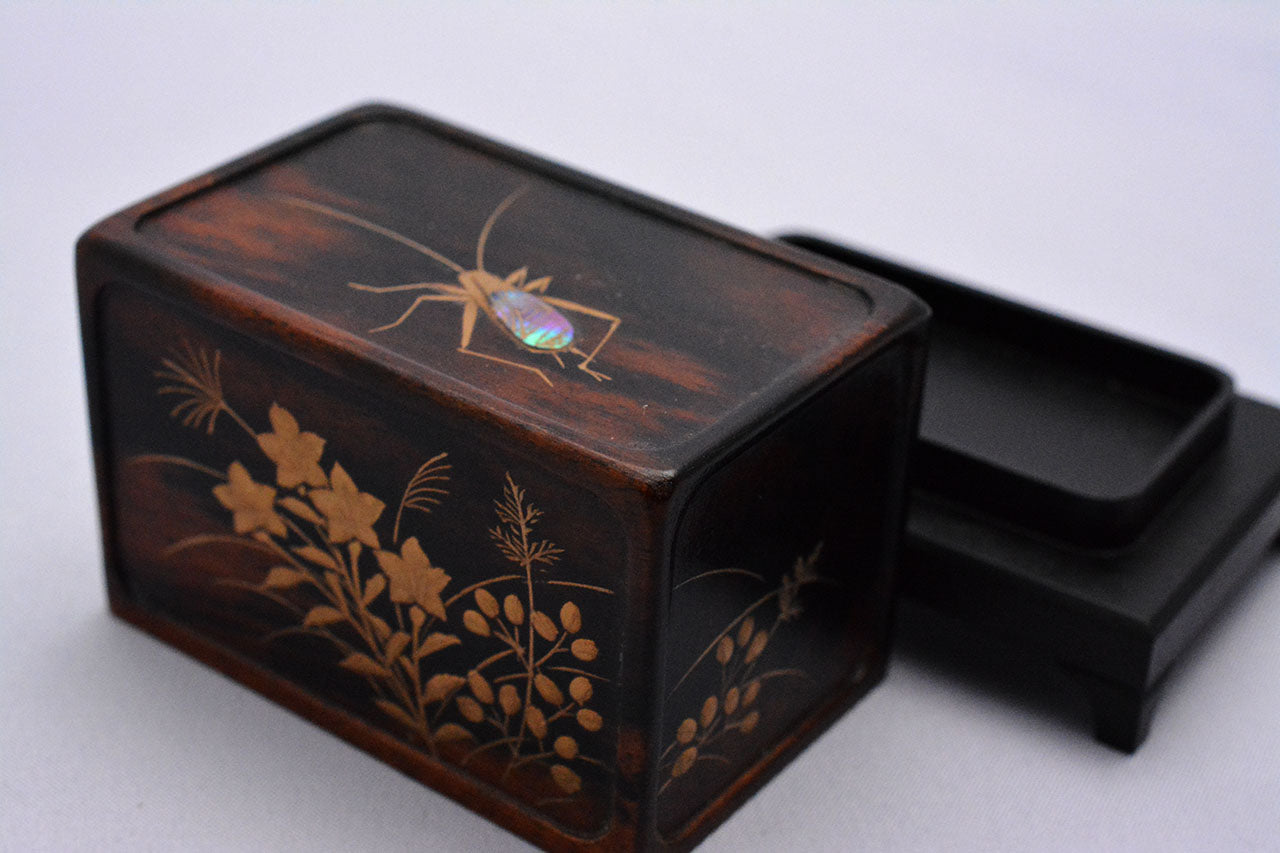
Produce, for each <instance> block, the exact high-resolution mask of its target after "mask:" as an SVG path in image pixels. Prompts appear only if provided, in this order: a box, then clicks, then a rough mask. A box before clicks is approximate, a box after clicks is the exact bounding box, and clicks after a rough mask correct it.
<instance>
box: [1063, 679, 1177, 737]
mask: <svg viewBox="0 0 1280 853" xmlns="http://www.w3.org/2000/svg"><path fill="white" fill-rule="evenodd" d="M1068 674H1069V675H1070V676H1071V678H1072V680H1074V681H1075V682H1076V683H1077V684H1079V685H1080V686H1081V687H1083V688H1084V691H1085V694H1086V695H1087V696H1088V699H1089V707H1090V709H1091V710H1092V711H1093V736H1094V738H1095V739H1097V740H1098V741H1099V742H1101V743H1104V744H1106V745H1107V746H1109V747H1111V748H1113V749H1118V750H1120V751H1121V752H1127V753H1133V752H1135V751H1136V750H1137V749H1138V747H1139V746H1141V745H1142V742H1143V741H1144V740H1146V738H1147V732H1149V731H1150V730H1151V715H1152V712H1153V710H1154V708H1155V703H1156V695H1155V691H1153V690H1139V689H1137V688H1134V687H1130V686H1128V685H1124V684H1117V683H1116V682H1114V681H1110V680H1108V679H1104V678H1099V677H1098V676H1096V675H1092V674H1090V673H1087V672H1082V671H1080V670H1068Z"/></svg>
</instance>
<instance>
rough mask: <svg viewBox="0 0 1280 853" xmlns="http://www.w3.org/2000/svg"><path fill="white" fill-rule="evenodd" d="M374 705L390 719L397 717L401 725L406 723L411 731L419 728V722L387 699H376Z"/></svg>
mask: <svg viewBox="0 0 1280 853" xmlns="http://www.w3.org/2000/svg"><path fill="white" fill-rule="evenodd" d="M373 703H374V704H375V705H377V706H378V710H380V711H382V712H383V713H384V714H386V715H387V716H390V717H395V718H396V719H397V720H398V721H400V722H401V723H404V724H405V725H406V726H408V727H409V728H411V729H416V728H417V727H418V723H417V721H415V720H414V719H413V717H411V716H409V712H408V711H406V710H405V709H404V708H401V707H400V706H399V705H397V704H395V703H394V702H388V701H387V700H386V699H374V700H373Z"/></svg>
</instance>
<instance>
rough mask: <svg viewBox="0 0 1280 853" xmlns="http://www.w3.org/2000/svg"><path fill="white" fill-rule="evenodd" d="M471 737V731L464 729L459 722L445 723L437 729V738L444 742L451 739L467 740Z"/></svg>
mask: <svg viewBox="0 0 1280 853" xmlns="http://www.w3.org/2000/svg"><path fill="white" fill-rule="evenodd" d="M469 737H471V732H469V731H467V730H466V729H464V728H463V727H462V726H460V725H458V724H457V723H445V724H444V725H443V726H441V727H440V728H438V729H436V740H438V741H441V742H444V741H451V740H466V739H467V738H469Z"/></svg>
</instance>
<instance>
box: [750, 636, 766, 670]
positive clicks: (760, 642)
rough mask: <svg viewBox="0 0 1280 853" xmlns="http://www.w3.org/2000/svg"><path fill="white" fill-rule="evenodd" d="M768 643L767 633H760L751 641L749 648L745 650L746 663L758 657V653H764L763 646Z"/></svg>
mask: <svg viewBox="0 0 1280 853" xmlns="http://www.w3.org/2000/svg"><path fill="white" fill-rule="evenodd" d="M768 642H769V632H768V631H761V632H760V633H759V634H756V635H755V637H753V638H752V639H751V648H749V649H747V657H746V661H747V663H751V662H752V661H753V660H755V659H756V658H758V657H760V653H761V652H763V651H764V647H765V645H766V644H767V643H768Z"/></svg>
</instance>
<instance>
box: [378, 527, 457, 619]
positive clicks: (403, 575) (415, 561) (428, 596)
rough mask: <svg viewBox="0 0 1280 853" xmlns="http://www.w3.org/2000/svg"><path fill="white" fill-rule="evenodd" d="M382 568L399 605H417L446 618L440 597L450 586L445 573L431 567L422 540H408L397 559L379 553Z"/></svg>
mask: <svg viewBox="0 0 1280 853" xmlns="http://www.w3.org/2000/svg"><path fill="white" fill-rule="evenodd" d="M374 556H375V557H377V558H378V565H379V566H380V567H381V568H382V572H383V574H385V575H386V576H387V578H388V579H389V580H390V581H391V600H392V601H394V602H396V603H397V604H416V605H418V606H419V607H421V608H422V609H423V610H425V611H427V612H428V613H430V614H431V615H432V616H435V617H437V618H439V619H444V618H446V615H445V609H444V601H443V600H442V599H441V598H440V593H441V592H442V591H443V590H444V588H445V587H446V586H447V585H448V584H449V580H450V578H449V575H448V574H446V573H445V571H444V569H441V568H438V567H436V566H433V565H431V560H429V559H428V558H427V555H426V553H425V552H424V551H423V550H422V546H421V545H419V544H418V537H416V536H410V537H409V538H408V539H406V540H405V542H404V545H403V546H401V548H400V554H399V556H397V555H396V554H393V553H392V552H390V551H376V552H374Z"/></svg>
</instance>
